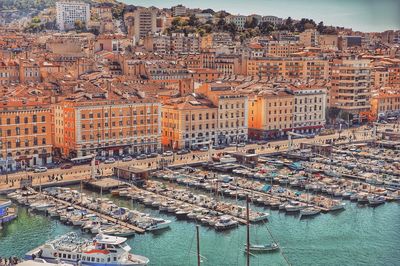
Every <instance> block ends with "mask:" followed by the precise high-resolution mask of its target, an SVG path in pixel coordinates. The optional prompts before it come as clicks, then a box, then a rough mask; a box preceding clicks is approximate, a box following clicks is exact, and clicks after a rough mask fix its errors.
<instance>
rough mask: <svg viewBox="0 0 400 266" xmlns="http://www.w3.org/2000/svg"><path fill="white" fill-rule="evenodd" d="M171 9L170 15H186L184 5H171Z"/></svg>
mask: <svg viewBox="0 0 400 266" xmlns="http://www.w3.org/2000/svg"><path fill="white" fill-rule="evenodd" d="M171 9H172V16H174V17H183V16H186V7H185V6H183V5H177V6H173V7H172V8H171Z"/></svg>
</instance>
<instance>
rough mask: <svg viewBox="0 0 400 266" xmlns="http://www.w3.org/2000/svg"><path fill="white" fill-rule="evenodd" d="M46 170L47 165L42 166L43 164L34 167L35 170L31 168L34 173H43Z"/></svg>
mask: <svg viewBox="0 0 400 266" xmlns="http://www.w3.org/2000/svg"><path fill="white" fill-rule="evenodd" d="M46 171H47V167H44V166H39V167H36V168H35V170H33V172H35V173H43V172H46Z"/></svg>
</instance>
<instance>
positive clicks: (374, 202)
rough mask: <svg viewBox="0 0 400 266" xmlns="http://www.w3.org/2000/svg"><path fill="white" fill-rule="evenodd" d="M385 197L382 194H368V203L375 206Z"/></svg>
mask: <svg viewBox="0 0 400 266" xmlns="http://www.w3.org/2000/svg"><path fill="white" fill-rule="evenodd" d="M385 201H386V199H385V197H384V196H370V197H368V203H369V205H371V206H377V205H379V204H383V203H385Z"/></svg>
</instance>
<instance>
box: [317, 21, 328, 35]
mask: <svg viewBox="0 0 400 266" xmlns="http://www.w3.org/2000/svg"><path fill="white" fill-rule="evenodd" d="M325 28H326V27H325V26H324V22H322V21H321V22H320V23H318V25H317V31H318V32H319V33H322V32H323V31H324V29H325Z"/></svg>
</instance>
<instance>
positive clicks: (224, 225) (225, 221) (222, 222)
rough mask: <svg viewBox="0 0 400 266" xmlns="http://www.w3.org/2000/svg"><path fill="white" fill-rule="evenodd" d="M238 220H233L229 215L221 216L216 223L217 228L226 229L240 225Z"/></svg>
mask: <svg viewBox="0 0 400 266" xmlns="http://www.w3.org/2000/svg"><path fill="white" fill-rule="evenodd" d="M238 224H239V223H238V222H237V221H235V220H233V219H232V217H230V216H228V215H224V216H221V217H220V218H219V219H218V221H217V222H216V223H215V225H214V226H215V229H217V230H226V229H230V228H233V227H237V226H238Z"/></svg>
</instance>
